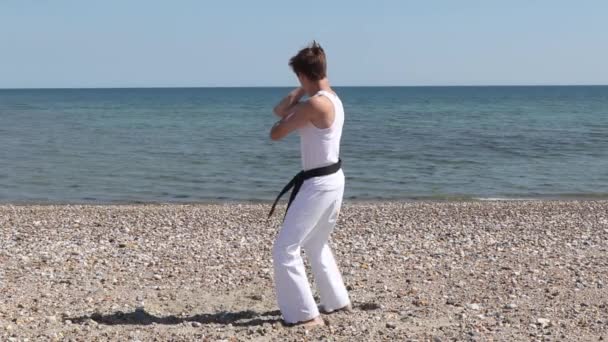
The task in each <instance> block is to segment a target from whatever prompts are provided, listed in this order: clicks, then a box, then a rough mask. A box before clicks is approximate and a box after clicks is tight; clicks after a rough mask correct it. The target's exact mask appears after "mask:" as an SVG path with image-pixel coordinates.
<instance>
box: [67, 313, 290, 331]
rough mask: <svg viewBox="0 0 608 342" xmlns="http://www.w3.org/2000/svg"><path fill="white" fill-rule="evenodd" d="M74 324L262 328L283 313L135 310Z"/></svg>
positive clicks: (76, 319) (82, 318)
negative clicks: (176, 313) (191, 313)
mask: <svg viewBox="0 0 608 342" xmlns="http://www.w3.org/2000/svg"><path fill="white" fill-rule="evenodd" d="M66 319H69V320H71V321H72V322H73V323H77V324H80V323H85V322H87V321H88V320H89V319H91V320H93V321H95V322H97V323H98V324H105V325H150V324H153V323H156V324H181V323H186V322H198V323H201V324H223V325H228V324H232V325H233V326H241V327H243V326H260V325H263V324H264V323H270V324H272V323H280V322H282V320H281V312H280V311H278V310H275V311H267V312H261V313H258V312H256V311H253V310H245V311H238V312H227V311H222V312H218V313H214V314H199V315H194V316H186V317H183V316H164V317H158V316H154V315H152V314H149V313H147V312H146V311H145V310H144V309H135V311H133V312H122V311H117V312H115V313H113V314H109V315H102V314H99V313H94V314H92V315H88V316H80V317H73V318H66Z"/></svg>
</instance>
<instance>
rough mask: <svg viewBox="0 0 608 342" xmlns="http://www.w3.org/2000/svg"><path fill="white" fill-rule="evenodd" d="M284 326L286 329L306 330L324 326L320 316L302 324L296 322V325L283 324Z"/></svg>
mask: <svg viewBox="0 0 608 342" xmlns="http://www.w3.org/2000/svg"><path fill="white" fill-rule="evenodd" d="M284 324H285V325H286V326H288V327H306V328H312V327H319V326H324V325H325V321H323V319H321V316H317V317H315V318H313V319H311V320H308V321H302V322H298V323H284Z"/></svg>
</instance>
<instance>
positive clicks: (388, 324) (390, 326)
mask: <svg viewBox="0 0 608 342" xmlns="http://www.w3.org/2000/svg"><path fill="white" fill-rule="evenodd" d="M386 327H387V328H389V329H395V328H397V325H395V324H394V323H390V322H388V323H386Z"/></svg>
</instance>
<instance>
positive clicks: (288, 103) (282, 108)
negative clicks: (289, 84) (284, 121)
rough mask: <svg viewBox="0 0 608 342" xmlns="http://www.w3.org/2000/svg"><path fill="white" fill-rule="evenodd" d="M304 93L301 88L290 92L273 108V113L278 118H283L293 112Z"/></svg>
mask: <svg viewBox="0 0 608 342" xmlns="http://www.w3.org/2000/svg"><path fill="white" fill-rule="evenodd" d="M304 94H305V91H304V89H303V88H302V87H298V88H296V89H294V90H292V91H291V92H290V93H289V94H287V96H285V98H283V99H282V100H281V102H279V104H277V105H276V106H275V107H274V110H273V112H274V113H275V114H276V115H277V116H278V117H280V118H283V117H285V116H286V115H289V114H291V113H292V112H293V109H294V107H295V106H296V105H297V104H298V102H299V101H300V99H301V98H302V96H304Z"/></svg>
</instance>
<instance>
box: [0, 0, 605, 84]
mask: <svg viewBox="0 0 608 342" xmlns="http://www.w3.org/2000/svg"><path fill="white" fill-rule="evenodd" d="M313 39H316V40H318V41H319V42H320V43H321V45H322V46H323V47H324V48H325V51H326V53H327V54H328V60H329V76H330V79H331V80H332V83H333V84H336V85H492V84H504V85H512V84H608V1H606V0H580V1H573V0H552V1H551V0H509V1H498V0H495V1H494V0H478V1H473V0H444V1H440V0H424V1H423V0H418V1H407V0H401V1H398V0H395V1H390V0H377V1H354V0H353V1H346V0H334V1H329V0H327V1H314V0H309V1H284V0H283V1H280V0H270V1H264V0H259V1H253V0H241V1H237V0H216V1H207V0H191V1H187V0H171V1H168V0H162V1H155V0H146V1H143V0H103V1H92V0H90V1H83V0H0V88H22V87H25V88H28V87H43V88H44V87H156V86H169V87H172V86H289V85H295V82H296V79H295V77H294V76H293V75H292V74H291V71H290V70H289V68H288V66H287V61H288V59H289V57H291V55H293V54H294V53H295V52H297V50H298V49H299V48H302V47H304V46H305V45H306V44H307V43H308V42H309V41H311V40H313Z"/></svg>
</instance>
